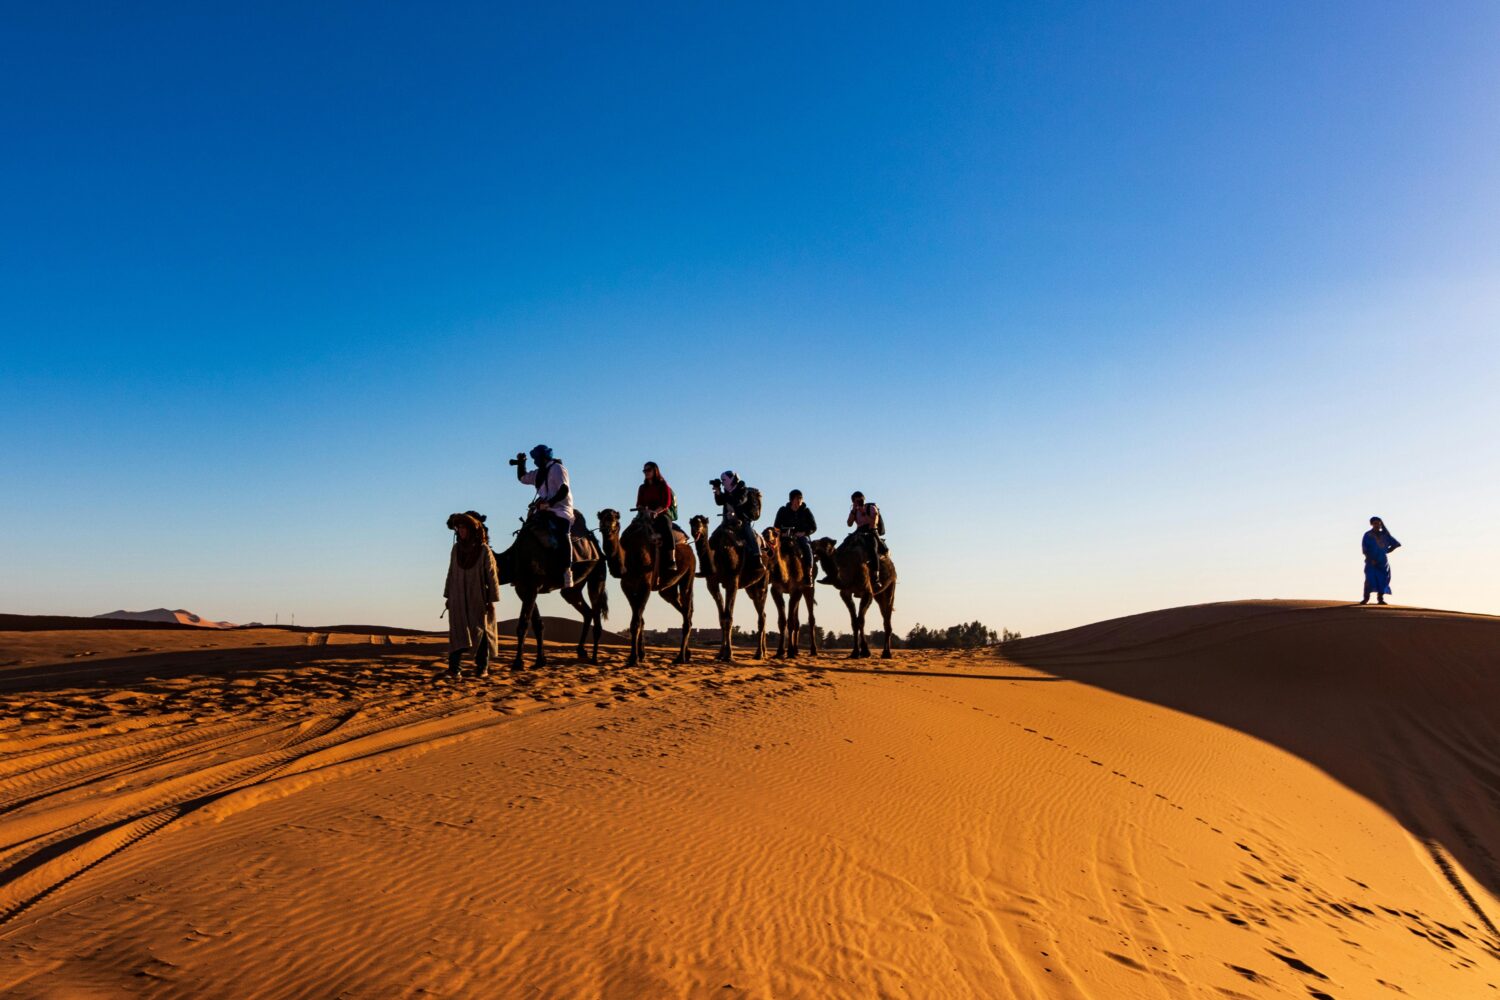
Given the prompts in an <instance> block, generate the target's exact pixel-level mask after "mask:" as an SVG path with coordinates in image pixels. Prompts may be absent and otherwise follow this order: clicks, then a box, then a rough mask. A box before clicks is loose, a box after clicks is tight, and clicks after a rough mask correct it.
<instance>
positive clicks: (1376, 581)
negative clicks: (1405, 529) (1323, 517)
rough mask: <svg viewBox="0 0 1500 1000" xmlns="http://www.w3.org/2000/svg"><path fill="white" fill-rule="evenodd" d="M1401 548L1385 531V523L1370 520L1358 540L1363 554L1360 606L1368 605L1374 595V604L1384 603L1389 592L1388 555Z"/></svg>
mask: <svg viewBox="0 0 1500 1000" xmlns="http://www.w3.org/2000/svg"><path fill="white" fill-rule="evenodd" d="M1400 547H1401V543H1400V542H1398V541H1396V539H1395V537H1394V536H1393V535H1392V534H1391V533H1390V532H1389V531H1388V530H1386V526H1385V521H1383V520H1381V519H1380V518H1378V517H1372V518H1370V530H1369V531H1367V532H1365V537H1364V538H1362V539H1360V548H1361V549H1362V550H1364V554H1365V596H1364V600H1362V601H1360V602H1359V603H1361V604H1369V603H1370V595H1371V594H1374V595H1375V603H1376V604H1384V603H1385V595H1386V594H1389V593H1390V592H1391V561H1390V559H1389V558H1388V556H1389V554H1390V553H1392V552H1394V551H1396V550H1397V549H1399V548H1400Z"/></svg>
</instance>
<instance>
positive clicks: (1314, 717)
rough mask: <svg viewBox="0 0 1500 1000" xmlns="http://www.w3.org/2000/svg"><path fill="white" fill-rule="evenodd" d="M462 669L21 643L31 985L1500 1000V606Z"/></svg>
mask: <svg viewBox="0 0 1500 1000" xmlns="http://www.w3.org/2000/svg"><path fill="white" fill-rule="evenodd" d="M442 651H443V646H442V644H441V640H434V639H430V638H426V637H422V636H412V635H362V634H357V633H344V634H339V633H333V634H330V633H326V632H310V633H304V632H289V631H285V630H274V629H263V630H262V629H257V630H240V631H210V632H205V631H201V630H184V631H130V630H87V629H84V630H77V629H75V630H56V631H30V632H5V633H0V720H3V721H0V727H3V728H0V994H3V995H5V996H7V997H110V996H136V995H148V996H164V997H167V996H170V997H188V996H216V997H230V996H256V997H304V996H306V997H371V998H374V997H403V996H454V997H510V996H517V997H533V996H538V997H655V996H694V997H696V996H714V997H1065V998H1093V1000H1114V998H1133V997H1142V998H1146V997H1150V998H1159V997H1169V998H1175V997H1187V998H1192V997H1196V998H1221V997H1227V998H1244V997H1254V998H1262V997H1266V998H1269V997H1298V998H1306V997H1314V998H1323V997H1337V998H1339V1000H1364V998H1381V997H1390V998H1397V997H1411V998H1422V1000H1428V998H1436V1000H1447V998H1470V997H1487V996H1497V997H1500V989H1497V985H1500V934H1497V932H1496V928H1495V924H1494V921H1496V920H1497V919H1500V903H1497V896H1496V893H1497V892H1500V864H1497V860H1496V857H1495V853H1494V852H1495V851H1497V850H1500V847H1497V846H1496V845H1500V740H1497V738H1496V732H1497V721H1500V719H1497V715H1500V708H1497V706H1500V619H1496V618H1488V617H1483V616H1475V615H1463V614H1455V613H1448V612H1441V611H1425V610H1417V609H1402V608H1351V607H1347V606H1343V605H1334V604H1330V603H1319V602H1296V603H1294V602H1239V603H1232V604H1220V605H1205V606H1200V607H1193V608H1182V609H1176V610H1172V611H1164V612H1157V613H1153V614H1147V615H1140V616H1136V617H1133V618H1126V619H1121V620H1118V621H1113V622H1106V623H1101V624H1099V625H1093V626H1088V627H1086V628H1082V629H1075V630H1072V631H1070V632H1062V633H1057V634H1054V635H1051V636H1043V637H1038V638H1035V639H1025V640H1021V641H1019V642H1017V643H1012V644H1010V645H1008V646H1006V647H1004V648H1003V650H1002V651H1001V653H998V654H997V653H996V652H994V651H982V652H975V653H962V654H960V653H952V654H947V653H917V652H908V651H903V652H900V653H898V654H897V657H896V659H894V660H891V661H880V660H861V661H846V660H843V659H841V658H839V657H837V656H825V657H823V658H821V659H819V660H817V661H811V660H802V661H796V662H792V663H782V662H766V663H759V662H754V661H742V662H740V663H738V664H736V665H734V666H732V667H728V668H724V667H719V666H716V665H712V664H709V663H708V662H700V663H695V664H693V665H691V666H689V667H681V668H673V667H668V666H667V665H666V662H665V661H666V656H665V655H661V656H659V657H658V659H657V660H656V661H655V662H654V663H653V664H651V665H648V666H646V667H642V668H639V669H633V670H629V671H626V670H625V669H623V667H622V666H621V665H620V664H621V663H622V661H623V654H622V652H621V651H620V650H616V649H609V650H607V651H606V653H605V662H604V663H603V664H602V665H601V666H599V667H597V668H596V667H577V666H574V665H573V664H571V663H567V664H563V661H562V659H561V656H562V654H563V653H564V652H566V648H565V647H564V646H563V645H558V647H557V650H556V651H557V653H558V654H559V660H558V663H559V664H560V665H559V666H557V667H554V668H549V669H548V670H546V671H544V672H541V673H526V674H520V675H511V674H510V673H509V672H508V671H502V675H501V676H500V677H498V678H496V679H494V680H492V681H489V682H473V681H466V682H460V683H458V684H434V683H433V682H432V680H431V677H432V675H433V674H434V673H436V672H437V670H438V669H439V666H440V656H441V653H442ZM508 652H509V650H508V649H507V650H503V651H502V656H503V655H504V654H505V653H508Z"/></svg>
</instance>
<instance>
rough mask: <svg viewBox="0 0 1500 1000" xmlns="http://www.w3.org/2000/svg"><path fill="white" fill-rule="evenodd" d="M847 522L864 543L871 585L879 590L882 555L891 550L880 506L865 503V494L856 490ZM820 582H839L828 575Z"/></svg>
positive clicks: (851, 497)
mask: <svg viewBox="0 0 1500 1000" xmlns="http://www.w3.org/2000/svg"><path fill="white" fill-rule="evenodd" d="M845 523H846V524H848V526H849V527H851V528H853V529H854V536H855V537H856V538H858V539H859V540H860V541H861V542H862V543H863V544H864V546H865V552H866V554H867V557H868V558H869V560H870V586H872V587H874V588H875V589H876V590H879V589H880V557H881V556H882V555H884V554H885V553H886V552H888V551H890V550H889V549H887V548H886V545H885V518H883V517H881V515H880V508H879V507H877V506H875V505H874V504H873V503H865V495H864V494H863V493H860V492H858V491H856V492H854V493H853V494H851V495H850V497H849V517H848V518H847V519H846V521H845ZM820 582H822V583H832V584H837V583H838V581H837V580H834V579H832V578H831V577H827V576H825V577H824V578H823V579H822V581H820Z"/></svg>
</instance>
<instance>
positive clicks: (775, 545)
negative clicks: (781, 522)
mask: <svg viewBox="0 0 1500 1000" xmlns="http://www.w3.org/2000/svg"><path fill="white" fill-rule="evenodd" d="M760 537H762V538H764V539H765V540H766V551H767V552H775V551H777V550H778V549H780V548H781V529H780V528H777V527H770V528H767V529H766V530H765V531H762V532H761V533H760Z"/></svg>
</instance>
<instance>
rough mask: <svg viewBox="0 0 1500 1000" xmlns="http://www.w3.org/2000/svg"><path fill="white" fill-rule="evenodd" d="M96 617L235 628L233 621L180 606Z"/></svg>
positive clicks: (117, 612)
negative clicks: (203, 614) (208, 617)
mask: <svg viewBox="0 0 1500 1000" xmlns="http://www.w3.org/2000/svg"><path fill="white" fill-rule="evenodd" d="M94 617H95V618H112V619H116V620H119V621H128V622H170V623H173V624H176V625H194V626H196V627H198V628H235V627H236V626H235V625H234V623H233V622H215V621H209V620H208V619H207V618H203V617H201V616H199V615H195V614H193V613H192V612H191V611H184V610H183V609H181V608H178V609H177V610H176V611H171V610H168V609H167V608H152V609H151V610H150V611H110V612H107V613H105V614H102V615H95V616H94Z"/></svg>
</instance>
